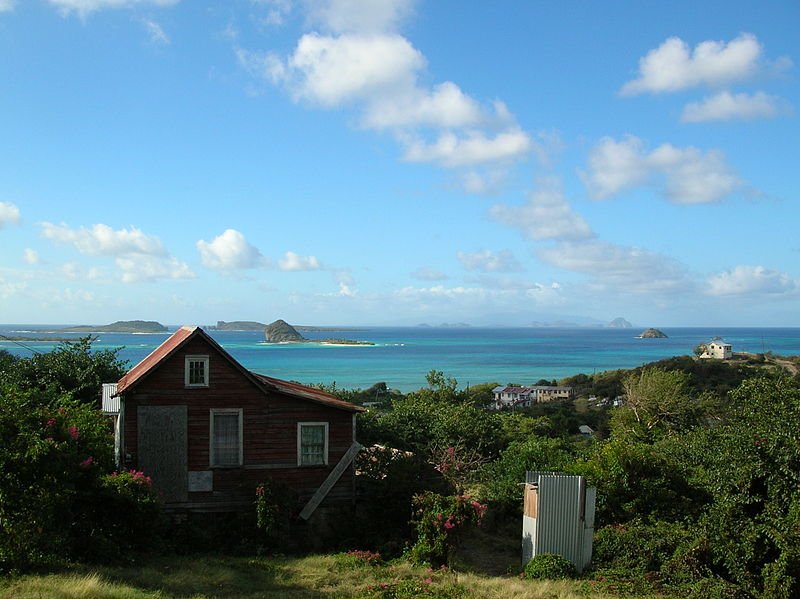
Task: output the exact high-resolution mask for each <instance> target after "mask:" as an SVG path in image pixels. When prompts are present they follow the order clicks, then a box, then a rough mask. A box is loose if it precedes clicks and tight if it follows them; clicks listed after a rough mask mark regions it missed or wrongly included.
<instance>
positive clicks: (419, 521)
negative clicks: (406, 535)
mask: <svg viewBox="0 0 800 599" xmlns="http://www.w3.org/2000/svg"><path fill="white" fill-rule="evenodd" d="M486 509H487V508H486V506H485V505H484V504H481V503H479V502H478V501H476V500H474V499H472V498H470V497H468V496H466V495H454V496H447V497H446V496H444V495H439V494H438V493H423V494H421V495H417V496H416V497H414V517H413V519H412V524H413V525H414V527H415V528H416V531H417V542H416V543H415V544H414V546H413V547H412V548H411V550H410V552H409V558H410V559H411V561H412V562H414V563H416V564H427V565H429V566H441V565H447V564H448V562H449V557H450V553H451V551H452V549H453V548H455V547H456V545H457V544H458V540H459V533H460V532H461V530H462V529H463V527H464V526H466V525H468V524H480V522H481V520H482V519H483V515H484V514H485V513H486Z"/></svg>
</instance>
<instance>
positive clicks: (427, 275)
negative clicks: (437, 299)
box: [411, 266, 448, 281]
mask: <svg viewBox="0 0 800 599" xmlns="http://www.w3.org/2000/svg"><path fill="white" fill-rule="evenodd" d="M411 276H412V277H413V278H415V279H419V280H420V281H444V280H446V279H447V278H448V277H447V275H446V274H444V273H443V272H442V271H440V270H436V269H434V268H428V267H427V266H421V267H420V268H418V269H417V270H415V271H414V272H412V273H411Z"/></svg>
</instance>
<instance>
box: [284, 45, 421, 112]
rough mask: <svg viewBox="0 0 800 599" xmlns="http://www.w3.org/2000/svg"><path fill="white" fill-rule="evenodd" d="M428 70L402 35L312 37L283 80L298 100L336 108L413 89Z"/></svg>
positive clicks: (300, 48)
mask: <svg viewBox="0 0 800 599" xmlns="http://www.w3.org/2000/svg"><path fill="white" fill-rule="evenodd" d="M424 65H425V58H424V57H423V56H422V54H421V53H420V52H419V51H418V50H416V49H415V48H414V47H413V46H412V45H411V43H409V41H408V40H407V39H406V38H404V37H402V36H399V35H343V36H339V37H330V36H322V35H319V34H316V33H309V34H306V35H304V36H303V37H301V38H300V41H299V42H298V44H297V48H296V49H295V52H294V54H293V55H292V56H291V57H289V59H288V60H287V61H286V63H285V65H284V67H285V69H284V71H283V73H282V74H283V76H284V77H285V78H286V79H287V82H288V84H289V88H290V91H291V93H292V95H293V96H294V97H295V99H303V100H308V101H311V102H314V103H319V104H321V105H323V106H327V107H333V106H340V105H342V104H344V103H348V102H352V101H355V100H359V101H360V100H363V99H368V98H375V97H380V98H386V97H391V96H392V95H393V94H395V93H398V92H403V91H405V90H408V89H413V88H414V86H415V83H414V80H415V78H416V72H417V71H418V70H419V69H421V68H422V67H423V66H424ZM272 73H273V76H274V75H275V74H277V73H278V71H276V70H273V71H272Z"/></svg>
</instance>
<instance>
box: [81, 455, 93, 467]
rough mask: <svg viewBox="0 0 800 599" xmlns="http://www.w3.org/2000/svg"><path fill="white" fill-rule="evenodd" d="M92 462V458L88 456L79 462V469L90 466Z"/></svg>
mask: <svg viewBox="0 0 800 599" xmlns="http://www.w3.org/2000/svg"><path fill="white" fill-rule="evenodd" d="M93 462H94V458H93V457H92V456H89V457H88V458H86V459H85V460H83V461H82V462H81V468H88V467H89V466H91V465H92V463H93Z"/></svg>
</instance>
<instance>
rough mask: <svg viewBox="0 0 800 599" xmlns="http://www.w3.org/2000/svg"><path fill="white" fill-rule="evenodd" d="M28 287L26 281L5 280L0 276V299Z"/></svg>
mask: <svg viewBox="0 0 800 599" xmlns="http://www.w3.org/2000/svg"><path fill="white" fill-rule="evenodd" d="M27 288H28V283H26V282H24V281H22V282H20V281H14V282H11V281H6V280H5V279H4V278H3V277H2V276H0V299H8V298H10V297H12V296H14V295H16V294H18V293H19V292H21V291H24V290H25V289H27Z"/></svg>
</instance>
